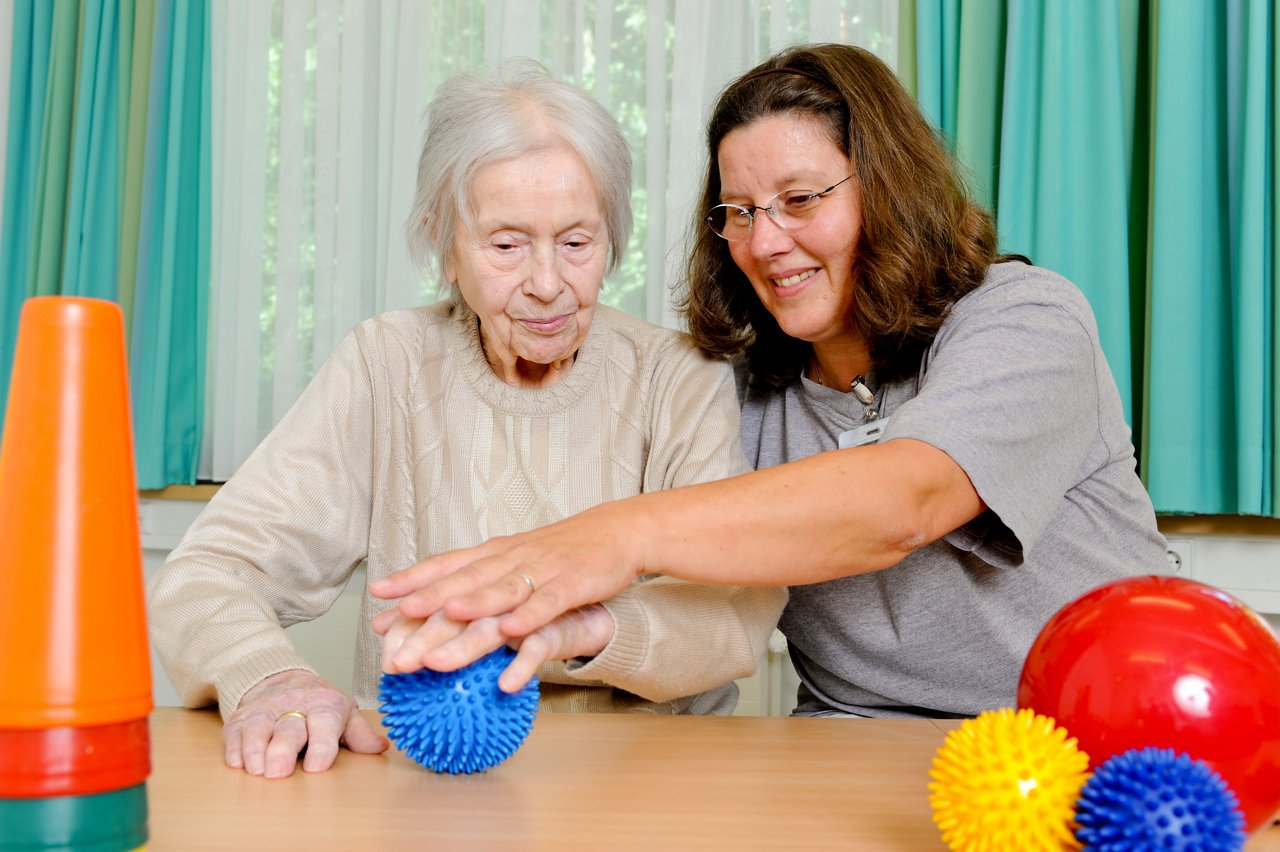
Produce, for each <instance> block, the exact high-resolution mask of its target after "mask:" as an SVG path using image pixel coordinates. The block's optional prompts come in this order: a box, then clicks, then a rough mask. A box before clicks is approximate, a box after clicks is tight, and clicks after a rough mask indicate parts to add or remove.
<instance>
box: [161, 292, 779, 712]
mask: <svg viewBox="0 0 1280 852" xmlns="http://www.w3.org/2000/svg"><path fill="white" fill-rule="evenodd" d="M742 470H745V462H744V461H743V460H742V457H741V449H740V446H739V439H738V406H737V400H736V394H735V391H734V387H733V382H732V378H731V374H730V371H729V368H728V366H727V365H725V364H722V363H716V362H713V361H711V360H709V359H707V358H705V357H704V356H702V355H700V354H699V353H697V352H696V350H695V349H694V348H693V347H692V346H691V344H690V343H689V342H688V340H687V338H686V337H685V336H683V335H680V334H677V333H675V332H672V331H669V330H666V329H662V328H658V327H656V326H652V325H649V324H647V323H643V322H640V321H639V320H636V319H633V318H631V317H628V316H626V315H625V314H622V313H620V312H617V311H613V310H611V309H608V308H604V307H600V308H598V309H597V311H596V315H595V319H594V321H593V323H592V326H591V329H590V330H589V332H588V334H587V338H586V340H585V341H584V342H583V345H582V347H581V349H580V350H579V351H578V355H577V359H576V361H575V362H574V365H573V367H572V369H571V370H570V371H569V373H568V374H567V375H566V376H565V377H564V378H563V379H562V380H561V381H560V382H558V383H557V384H555V385H553V386H551V387H549V388H545V389H539V390H522V389H517V388H513V387H510V386H508V385H505V384H503V383H502V382H501V381H500V380H499V379H498V378H497V377H496V376H495V375H494V373H493V372H492V370H491V369H490V368H489V366H488V364H487V363H486V362H485V360H484V355H483V352H482V350H481V347H480V339H479V333H478V324H477V319H476V317H475V314H474V313H472V312H471V311H470V310H469V309H467V308H465V307H462V306H457V305H454V304H452V303H448V302H442V303H440V304H437V305H433V306H430V307H426V308H419V309H416V310H409V311H395V312H390V313H386V314H383V315H381V316H378V317H375V318H373V319H370V320H367V321H365V322H364V323H362V324H361V325H359V326H357V327H356V328H355V329H354V330H353V331H352V332H351V333H350V334H348V335H347V337H346V338H345V339H344V340H343V341H342V342H341V343H340V344H339V345H338V346H337V347H336V349H335V350H334V352H333V354H332V355H331V356H330V357H329V358H328V360H327V361H326V362H325V363H324V365H323V366H322V367H321V369H320V370H319V371H318V373H317V374H316V376H315V378H314V379H313V380H312V382H311V384H310V385H309V386H308V387H307V389H306V390H305V391H304V393H303V394H302V396H301V398H300V399H299V400H298V402H297V403H296V404H295V405H294V406H293V408H292V409H291V410H290V411H289V412H288V414H286V415H285V417H284V419H283V420H281V421H280V423H279V424H278V425H277V426H276V428H275V429H274V430H272V432H271V434H269V435H268V436H267V437H266V439H265V440H264V441H263V442H262V444H261V445H260V446H259V447H258V448H257V449H256V450H255V451H254V453H253V454H252V456H250V458H249V459H248V460H247V461H246V462H245V463H244V465H243V467H242V468H241V469H240V470H239V471H238V472H237V473H236V475H235V476H234V477H232V479H231V480H230V481H229V482H227V483H226V485H225V486H223V488H221V489H220V490H219V492H218V494H217V495H216V496H215V497H214V499H213V500H212V501H211V502H210V503H209V506H208V507H207V508H206V509H205V511H204V512H203V513H202V514H201V515H200V517H199V518H198V519H197V520H196V522H195V524H194V525H193V526H192V527H191V529H190V530H189V531H188V533H187V535H186V537H185V538H184V539H183V540H182V543H181V544H180V545H179V546H178V547H177V549H175V550H174V551H173V553H172V554H171V555H170V557H169V559H168V561H167V562H166V563H165V565H164V567H163V568H162V569H161V570H160V571H159V572H158V573H157V574H156V575H155V576H154V577H153V578H152V580H151V582H150V583H149V586H148V595H149V607H150V613H149V614H150V623H151V635H152V640H153V642H154V643H155V645H156V648H157V650H158V652H159V654H160V658H161V660H162V661H163V663H164V666H165V668H166V670H167V671H168V673H169V676H170V678H171V679H172V681H173V683H174V685H175V687H176V688H177V690H178V694H179V696H180V697H181V699H182V701H183V703H185V704H186V705H187V706H191V707H196V706H203V705H207V704H210V703H213V702H215V701H216V702H217V703H218V704H219V706H220V707H221V710H222V713H223V715H224V716H226V715H229V714H230V713H231V711H232V710H234V709H235V708H236V706H237V705H238V704H239V702H240V698H241V696H242V695H243V694H244V692H245V691H246V690H247V689H248V688H249V687H250V686H252V685H253V684H255V683H257V682H258V681H259V680H261V679H262V678H264V677H267V676H268V675H271V674H274V673H276V672H280V671H284V670H286V669H308V670H313V669H311V667H310V666H308V664H307V663H306V661H305V660H303V659H302V658H301V657H300V656H299V654H298V652H297V651H296V650H295V649H294V647H293V645H292V643H291V642H290V641H289V639H288V637H287V636H286V634H285V631H284V628H285V627H288V626H289V625H291V624H295V623H297V622H300V621H305V620H308V619H312V618H315V617H317V616H319V615H321V614H322V613H324V612H325V611H326V610H328V608H329V607H330V605H332V603H333V602H334V600H335V599H336V598H337V596H338V595H339V594H340V593H341V592H342V590H343V588H344V587H345V585H346V583H347V580H348V578H350V576H351V574H352V572H353V571H354V570H355V569H356V568H357V567H358V566H359V565H360V563H361V562H362V561H364V562H366V563H367V568H368V576H369V577H370V578H377V577H383V576H386V575H387V574H389V573H391V572H393V571H397V570H399V569H401V568H404V567H407V566H409V565H411V564H413V563H414V562H416V561H418V560H419V559H420V558H422V557H423V556H426V555H427V554H432V553H437V552H439V551H442V550H449V549H452V548H457V547H463V546H467V545H472V544H476V543H478V542H481V541H484V540H485V539H487V538H489V537H491V536H496V535H503V534H509V533H513V532H518V531H522V530H527V529H531V528H534V527H537V526H540V525H542V524H546V523H548V522H550V521H554V520H556V519H559V518H562V517H565V516H567V515H569V514H572V513H574V512H577V511H580V510H582V509H585V508H588V507H590V506H593V505H595V504H597V503H600V502H603V501H606V500H614V499H618V498H622V497H627V496H630V495H634V494H638V493H641V492H646V491H654V490H658V489H664V488H671V487H675V486H679V485H686V484H689V483H695V482H701V481H705V480H710V479H716V478H719V477H723V476H726V475H731V474H735V473H739V472H741V471H742ZM785 597H786V593H785V591H784V590H782V589H758V588H757V589H751V588H742V587H703V586H692V585H688V584H684V583H678V582H673V581H670V580H667V579H665V578H659V579H655V580H651V581H649V582H643V583H637V584H636V585H634V586H633V587H632V588H630V589H628V590H627V591H625V592H624V593H622V594H620V595H618V596H617V597H615V598H613V599H612V600H610V601H608V602H606V607H607V608H608V610H609V612H610V613H612V615H613V618H614V621H615V624H616V633H615V637H614V639H613V641H612V642H611V643H610V644H609V646H608V647H607V648H605V649H604V651H603V652H601V653H600V654H599V655H598V656H596V657H595V658H593V659H591V660H589V661H586V662H585V664H584V663H583V662H581V661H574V662H571V663H569V664H563V663H555V664H548V665H546V666H544V667H543V670H542V671H541V672H539V674H540V676H541V678H542V681H543V685H542V705H541V706H542V709H543V710H544V711H637V712H651V713H728V712H731V711H732V709H733V707H734V705H735V703H736V701H737V688H736V686H734V685H733V684H732V683H730V681H732V680H733V679H735V678H738V677H742V676H745V675H748V674H750V673H751V672H752V671H753V670H754V667H755V665H756V663H757V661H758V660H759V659H760V657H761V656H762V654H763V652H764V648H765V643H766V641H767V639H768V636H769V634H770V632H771V631H772V629H773V626H774V623H775V622H776V620H777V617H778V614H779V613H780V612H781V609H782V606H783V604H784V603H785ZM388 606H390V604H389V603H388V602H384V601H379V600H377V599H375V598H372V597H370V596H369V595H368V594H366V595H365V596H364V600H363V602H362V605H361V610H360V619H359V628H358V631H357V634H356V636H355V637H354V640H355V646H356V651H355V673H354V684H355V686H354V689H355V698H356V700H357V702H359V704H360V705H361V706H364V707H376V706H377V698H376V694H377V683H378V678H379V676H380V669H379V658H380V654H381V644H382V639H381V637H380V636H378V635H376V634H374V633H373V632H372V630H371V629H370V627H369V622H370V619H371V618H372V617H373V616H374V615H375V614H376V613H377V612H379V611H380V610H382V609H385V608H387V607H388ZM606 684H607V685H606Z"/></svg>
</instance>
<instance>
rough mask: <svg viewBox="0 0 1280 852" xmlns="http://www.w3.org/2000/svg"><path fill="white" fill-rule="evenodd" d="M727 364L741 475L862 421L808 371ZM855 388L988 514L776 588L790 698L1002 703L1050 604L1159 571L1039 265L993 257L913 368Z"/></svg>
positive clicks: (1071, 304)
mask: <svg viewBox="0 0 1280 852" xmlns="http://www.w3.org/2000/svg"><path fill="white" fill-rule="evenodd" d="M739 367H740V368H739V380H740V393H741V394H742V402H743V410H742V439H743V448H744V450H745V451H746V454H747V460H748V461H749V462H751V463H752V464H753V465H754V466H755V467H756V468H757V469H760V468H765V467H769V466H771V465H775V464H781V463H782V462H785V461H791V460H794V459H799V458H804V457H806V456H810V455H813V454H814V453H818V452H824V451H827V450H832V449H835V448H836V446H837V439H838V436H839V435H840V433H842V432H845V431H847V430H851V429H854V428H856V427H858V426H861V425H863V423H864V418H865V415H866V407H864V405H863V404H862V403H861V402H860V401H859V400H858V399H857V398H856V397H855V396H854V394H852V393H839V392H837V391H834V390H831V389H829V388H825V387H823V386H821V385H819V384H816V383H814V382H811V381H809V380H808V379H799V380H797V381H796V382H794V383H792V384H791V385H790V386H788V387H787V388H786V389H785V390H781V391H772V392H761V391H757V390H750V389H748V388H747V387H746V386H745V381H744V377H743V375H742V373H743V371H742V369H741V365H739ZM867 384H868V385H869V386H870V388H871V389H872V391H873V392H874V394H875V400H874V403H873V407H874V408H875V409H877V410H878V412H879V417H880V425H881V426H882V427H883V430H882V434H881V435H880V437H879V441H881V442H884V441H890V440H893V439H895V438H914V439H917V440H920V441H924V442H926V443H928V444H931V445H933V446H935V447H937V448H938V449H941V450H942V451H944V452H946V453H947V454H948V455H949V456H950V457H951V458H952V459H954V460H955V461H956V463H958V464H959V465H960V466H961V467H962V468H963V469H964V471H965V473H967V474H968V476H969V479H970V480H971V481H972V482H973V485H974V487H975V488H976V489H977V491H978V494H979V495H980V496H981V497H982V499H983V500H984V501H985V502H986V504H987V506H988V507H990V508H989V509H988V510H987V511H985V512H983V513H982V514H981V515H980V516H978V517H977V518H976V519H974V520H973V521H972V522H971V523H968V524H966V525H965V526H963V527H961V528H960V529H957V530H954V531H953V532H951V533H949V534H948V535H946V536H944V537H943V538H942V539H940V540H938V541H936V542H934V543H933V544H930V545H928V546H926V547H923V548H921V549H920V550H917V551H916V552H914V553H912V554H911V555H910V556H908V557H907V558H906V559H904V560H903V561H902V562H900V563H899V564H897V565H895V566H894V567H892V568H889V569H886V570H884V571H876V572H873V573H870V574H861V575H857V576H852V577H846V578H843V579H840V580H833V581H830V582H826V583H816V584H813V585H807V586H796V587H793V588H792V589H791V599H790V602H789V603H788V604H787V608H786V610H785V612H784V613H783V616H782V622H781V624H780V627H781V629H782V632H783V633H785V634H786V636H787V640H788V644H789V646H790V652H791V658H792V661H793V662H794V663H795V666H796V670H797V672H798V673H799V675H800V679H801V682H802V686H801V689H800V707H799V708H797V710H798V711H820V710H829V709H836V710H842V711H845V712H850V713H857V714H861V715H868V716H897V715H929V716H945V715H975V714H977V713H980V712H981V711H983V710H987V709H993V708H998V707H1012V706H1014V705H1015V704H1016V692H1017V684H1018V678H1019V675H1020V673H1021V671H1022V664H1023V661H1024V659H1025V658H1026V654H1027V651H1028V650H1029V649H1030V647H1031V643H1032V642H1033V641H1034V639H1035V637H1036V636H1037V635H1038V633H1039V632H1040V630H1041V628H1042V627H1043V626H1044V624H1045V622H1047V621H1048V619H1049V618H1050V616H1052V615H1053V614H1054V613H1055V612H1056V611H1057V610H1058V609H1059V608H1061V607H1062V606H1063V605H1064V604H1066V603H1067V602H1068V601H1070V600H1072V599H1074V598H1076V597H1078V596H1079V595H1081V594H1083V593H1084V592H1086V591H1088V590H1089V589H1091V588H1094V587H1095V586H1098V585H1100V584H1102V583H1106V582H1109V581H1111V580H1114V579H1117V578H1119V577H1123V576H1129V575H1137V574H1152V573H1165V572H1166V571H1167V564H1168V563H1167V561H1166V557H1165V542H1164V539H1163V537H1162V536H1161V535H1160V533H1159V531H1158V530H1157V529H1156V521H1155V513H1154V511H1153V510H1152V506H1151V500H1150V498H1149V497H1148V496H1147V493H1146V490H1145V489H1144V488H1143V486H1142V483H1141V481H1140V480H1139V479H1138V476H1137V473H1136V471H1135V462H1134V454H1133V445H1132V443H1131V442H1130V438H1129V435H1130V432H1129V427H1128V425H1127V424H1126V422H1125V419H1124V412H1123V409H1122V407H1121V403H1120V397H1119V394H1118V393H1117V391H1116V386H1115V381H1114V379H1113V378H1112V375H1111V371H1110V368H1109V367H1108V365H1107V362H1106V358H1105V357H1104V356H1103V353H1102V349H1101V347H1100V345H1099V342H1098V331H1097V327H1096V324H1095V322H1094V318H1093V314H1092V312H1091V311H1090V309H1089V305H1088V303H1087V302H1086V301H1085V299H1084V296H1083V295H1082V294H1081V293H1080V292H1079V290H1077V289H1076V288H1075V287H1074V286H1073V285H1072V284H1070V282H1068V281H1066V280H1065V279H1063V278H1062V277H1060V276H1058V275H1055V274H1054V273H1052V272H1049V271H1047V270H1044V269H1039V268H1037V267H1033V266H1027V265H1024V264H1020V263H1004V264H999V265H996V266H993V267H991V269H990V270H989V271H988V274H987V278H986V281H985V282H984V283H983V284H982V286H981V287H979V288H978V289H977V290H975V291H973V292H972V293H970V294H968V295H967V296H965V297H964V298H962V299H960V300H959V301H958V302H956V304H955V305H954V306H953V308H952V310H951V313H950V314H949V316H948V317H947V319H946V321H945V323H944V324H943V326H942V328H941V329H940V331H939V332H938V335H937V337H936V338H935V340H934V341H933V344H932V345H931V346H930V347H929V350H928V352H927V354H926V356H925V358H924V359H923V363H922V364H921V368H920V371H919V373H918V375H916V376H915V377H912V378H910V379H908V380H906V381H900V382H896V383H894V384H891V385H889V386H887V387H878V386H877V384H876V382H875V378H874V376H870V377H868V379H867ZM878 485H879V483H876V482H872V481H854V482H850V483H849V487H850V488H865V489H869V490H870V491H871V492H872V493H873V494H874V493H875V489H876V488H877V487H878Z"/></svg>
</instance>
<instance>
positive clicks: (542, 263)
mask: <svg viewBox="0 0 1280 852" xmlns="http://www.w3.org/2000/svg"><path fill="white" fill-rule="evenodd" d="M560 285H561V278H560V263H559V260H558V258H557V257H556V253H555V251H554V250H552V251H546V250H544V249H539V250H537V251H535V252H534V253H533V256H532V257H530V258H529V264H528V270H527V274H526V275H525V285H524V288H525V292H526V293H528V294H529V295H531V296H537V297H538V298H540V299H543V300H545V301H550V300H551V299H554V298H555V297H556V295H557V294H559V292H560Z"/></svg>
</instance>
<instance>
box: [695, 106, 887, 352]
mask: <svg viewBox="0 0 1280 852" xmlns="http://www.w3.org/2000/svg"><path fill="white" fill-rule="evenodd" d="M719 159H720V200H721V202H723V203H727V204H741V205H743V206H751V205H760V206H764V205H768V204H770V203H772V202H771V201H770V199H772V198H773V197H774V196H775V195H777V194H778V193H780V192H783V191H784V190H790V189H804V190H811V191H813V192H821V191H822V190H824V189H826V188H827V187H829V186H831V185H832V184H834V183H837V182H838V181H840V180H843V179H844V178H846V177H848V176H849V175H850V174H851V173H852V172H853V166H852V165H851V164H850V162H849V158H848V157H846V156H845V155H844V153H843V152H842V151H841V150H840V148H839V147H838V146H837V145H836V144H835V143H833V142H832V141H831V139H830V137H829V136H828V135H827V130H826V126H825V125H824V124H823V123H822V122H821V121H820V120H818V119H816V118H813V117H812V116H808V115H803V114H775V115H771V116H768V117H766V118H762V119H760V120H758V121H755V122H753V123H751V124H747V125H744V126H742V127H739V128H737V129H736V130H733V131H731V132H729V133H728V134H727V135H726V136H725V137H724V139H722V140H721V142H720V149H719ZM859 202H860V199H859V195H858V185H857V179H856V178H855V179H853V180H850V181H847V182H845V183H843V184H841V185H840V186H838V187H837V188H836V189H835V190H834V191H832V192H831V194H830V195H827V196H824V197H823V198H822V200H821V202H820V203H819V205H818V207H817V208H815V209H814V211H813V213H812V214H811V215H810V216H809V217H808V218H807V219H805V220H804V224H803V227H801V228H799V229H796V228H795V227H792V228H791V229H790V230H783V229H781V228H779V227H778V225H777V224H776V223H775V222H774V220H773V219H772V218H771V217H770V216H769V215H768V214H766V213H765V212H764V211H762V210H757V211H756V217H755V224H754V225H753V226H752V229H751V232H750V234H749V235H748V236H747V238H746V239H742V240H736V241H733V242H730V243H729V253H730V255H731V256H732V257H733V260H734V262H735V263H736V264H737V265H738V268H739V269H741V270H742V272H743V274H744V275H746V277H747V280H748V281H750V282H751V286H752V288H753V289H754V290H755V291H756V295H757V296H758V297H759V298H760V301H761V302H762V303H763V304H764V306H765V308H766V309H767V310H768V311H769V313H771V314H773V317H774V319H776V320H777V321H778V325H779V326H780V327H781V328H782V330H783V331H784V332H786V333H787V334H789V335H791V336H792V337H796V338H799V339H801V340H807V341H809V342H810V343H827V342H834V341H837V340H840V339H841V338H843V337H845V336H848V335H856V332H854V328H853V322H852V319H851V315H852V309H853V304H854V300H855V294H854V286H853V261H854V252H855V247H856V246H857V242H858V231H859V228H860V227H861V221H862V220H861V210H860V203H859Z"/></svg>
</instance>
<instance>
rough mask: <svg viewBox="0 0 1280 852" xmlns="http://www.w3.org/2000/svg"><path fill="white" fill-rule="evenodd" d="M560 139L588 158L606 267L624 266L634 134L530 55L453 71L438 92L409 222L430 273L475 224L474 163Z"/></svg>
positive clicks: (416, 252)
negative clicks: (477, 70) (481, 70)
mask: <svg viewBox="0 0 1280 852" xmlns="http://www.w3.org/2000/svg"><path fill="white" fill-rule="evenodd" d="M560 143H563V144H567V145H568V146H569V147H570V148H572V149H573V150H574V152H576V153H577V155H578V156H579V157H581V158H582V161H583V163H585V164H586V167H587V171H588V172H589V173H590V174H591V177H592V179H593V180H594V181H595V185H596V191H597V192H598V193H599V194H600V206H601V209H602V210H603V212H604V218H605V226H606V228H607V229H608V232H609V267H608V268H609V270H610V271H612V270H613V269H614V268H615V267H617V265H618V263H619V262H620V261H621V257H622V253H623V251H624V250H625V249H626V246H627V242H628V240H630V238H631V151H630V149H629V148H628V147H627V140H626V139H625V138H624V137H623V135H622V131H621V130H620V129H619V127H618V123H617V121H615V120H614V118H613V116H611V115H609V113H608V111H607V110H605V108H604V107H603V106H601V105H600V103H599V102H598V101H596V100H595V98H593V97H591V95H589V94H587V93H586V92H584V91H583V90H582V89H580V88H578V87H577V86H574V85H573V84H571V83H566V82H563V81H561V80H556V79H554V78H552V77H550V76H549V75H548V74H547V71H546V69H545V68H543V67H542V66H541V65H539V64H538V63H537V62H534V61H533V60H531V59H512V60H508V61H507V62H505V63H503V65H502V66H501V68H499V69H498V71H497V72H496V73H492V74H460V75H458V76H455V77H451V78H450V79H448V80H446V81H445V82H444V83H443V84H442V85H441V86H440V88H439V89H438V90H437V92H436V95H435V97H434V98H432V100H431V105H430V106H429V107H428V109H427V130H426V135H425V136H424V138H423V142H422V153H421V155H420V156H419V158H418V184H417V189H416V190H415V191H414V198H413V211H412V212H411V213H410V214H409V218H408V219H407V220H406V222H405V236H406V238H407V240H408V243H409V253H410V255H411V257H412V258H413V261H414V263H416V264H417V265H418V267H419V268H420V269H421V270H423V271H424V272H425V271H427V270H429V269H430V268H431V265H432V261H434V262H435V263H436V264H437V265H438V268H439V269H443V268H444V262H445V260H446V258H447V257H448V253H449V252H450V251H452V249H453V242H454V238H455V236H456V235H457V233H458V230H459V228H463V229H465V228H467V227H469V226H470V220H471V216H472V210H471V201H470V188H471V180H472V178H473V177H474V176H475V174H476V172H477V171H479V170H480V169H482V168H484V167H485V166H487V165H489V164H490V163H494V162H498V161H500V160H506V159H510V158H512V157H519V156H522V155H524V154H528V153H531V152H534V151H538V150H541V149H544V148H546V147H548V146H550V145H555V144H560ZM442 283H444V284H451V283H453V282H442Z"/></svg>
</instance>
